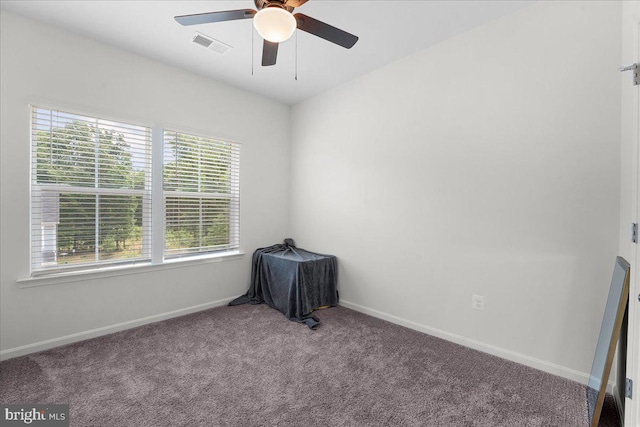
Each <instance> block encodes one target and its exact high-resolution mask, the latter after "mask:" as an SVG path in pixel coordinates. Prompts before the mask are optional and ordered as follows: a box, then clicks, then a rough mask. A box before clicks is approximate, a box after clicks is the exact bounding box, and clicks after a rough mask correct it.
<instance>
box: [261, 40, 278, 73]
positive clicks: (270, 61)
mask: <svg viewBox="0 0 640 427" xmlns="http://www.w3.org/2000/svg"><path fill="white" fill-rule="evenodd" d="M277 58H278V43H272V42H270V41H267V40H265V41H264V44H263V46H262V66H263V67H267V66H269V65H276V59H277Z"/></svg>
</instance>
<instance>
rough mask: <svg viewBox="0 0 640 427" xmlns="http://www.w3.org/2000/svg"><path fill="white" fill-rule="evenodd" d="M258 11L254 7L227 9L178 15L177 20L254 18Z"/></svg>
mask: <svg viewBox="0 0 640 427" xmlns="http://www.w3.org/2000/svg"><path fill="white" fill-rule="evenodd" d="M256 13H257V12H256V11H255V10H253V9H239V10H225V11H222V12H208V13H196V14H195V15H180V16H176V17H175V20H176V21H178V23H180V24H182V25H198V24H209V23H211V22H223V21H234V20H236V19H250V18H253V15H255V14H256Z"/></svg>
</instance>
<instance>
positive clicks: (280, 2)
mask: <svg viewBox="0 0 640 427" xmlns="http://www.w3.org/2000/svg"><path fill="white" fill-rule="evenodd" d="M253 2H254V3H255V5H256V8H257V9H258V10H262V9H265V8H267V7H279V8H282V9H285V10H287V11H289V12H293V9H294V8H293V7H292V6H287V2H286V0H253Z"/></svg>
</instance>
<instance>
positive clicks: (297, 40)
mask: <svg viewBox="0 0 640 427" xmlns="http://www.w3.org/2000/svg"><path fill="white" fill-rule="evenodd" d="M296 81H298V32H297V31H296Z"/></svg>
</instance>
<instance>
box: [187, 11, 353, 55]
mask: <svg viewBox="0 0 640 427" xmlns="http://www.w3.org/2000/svg"><path fill="white" fill-rule="evenodd" d="M307 1H308V0H254V3H255V5H256V8H257V9H258V10H257V11H256V10H253V9H239V10H225V11H221V12H208V13H197V14H194V15H181V16H176V17H175V20H176V21H178V23H180V24H182V25H198V24H209V23H212V22H223V21H234V20H237V19H253V25H254V27H255V28H256V30H257V31H258V34H260V36H261V37H262V38H263V39H264V44H263V47H262V65H263V66H269V65H275V63H276V58H277V56H278V44H279V43H280V42H283V41H285V40H288V39H289V38H290V37H291V35H292V34H293V32H294V31H295V29H296V28H298V29H300V30H302V31H306V32H307V33H309V34H313V35H314V36H318V37H320V38H323V39H325V40H327V41H330V42H331V43H335V44H337V45H340V46H342V47H344V48H347V49H351V48H352V47H353V45H354V44H356V42H357V41H358V37H357V36H354V35H353V34H349V33H347V32H346V31H343V30H341V29H339V28H336V27H333V26H331V25H329V24H325V23H324V22H322V21H318V20H317V19H314V18H312V17H310V16H307V15H305V14H302V13H295V14H294V13H293V10H294V9H295V8H297V7H300V6H302V5H303V4H305V3H306V2H307Z"/></svg>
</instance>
